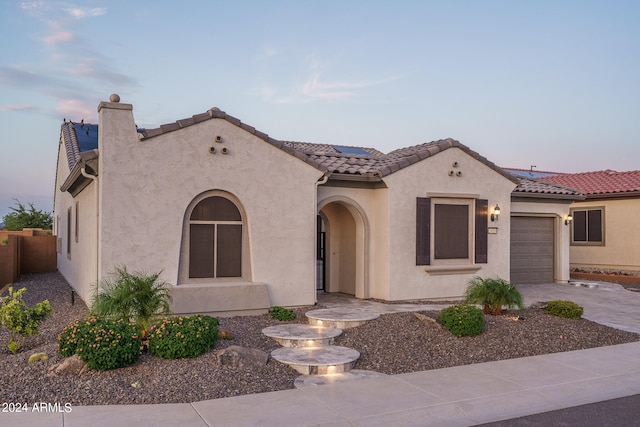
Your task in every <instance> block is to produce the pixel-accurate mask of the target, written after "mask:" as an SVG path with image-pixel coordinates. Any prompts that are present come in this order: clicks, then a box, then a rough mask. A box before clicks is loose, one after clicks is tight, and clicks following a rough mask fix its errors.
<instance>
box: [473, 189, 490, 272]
mask: <svg viewBox="0 0 640 427" xmlns="http://www.w3.org/2000/svg"><path fill="white" fill-rule="evenodd" d="M488 215H489V201H488V200H485V199H476V245H475V246H476V261H475V262H476V264H486V263H487V262H489V255H488V252H489V250H488V241H487V240H488V234H489V230H488V222H487V216H488Z"/></svg>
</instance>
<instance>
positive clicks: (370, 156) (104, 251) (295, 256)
mask: <svg viewBox="0 0 640 427" xmlns="http://www.w3.org/2000/svg"><path fill="white" fill-rule="evenodd" d="M132 110H133V107H132V106H131V105H130V104H123V103H120V102H119V98H117V97H116V96H112V101H111V102H101V103H100V105H99V106H98V111H99V122H98V125H90V124H84V123H71V122H65V123H63V124H62V131H61V135H60V148H59V154H58V166H57V178H56V195H55V203H54V205H55V208H54V222H55V231H56V234H57V236H58V237H59V245H58V269H59V270H60V272H61V273H62V274H63V275H64V277H65V278H66V279H67V281H68V282H69V283H70V285H71V286H72V287H73V288H74V289H75V290H76V292H77V293H78V294H79V295H80V296H81V297H82V298H83V299H84V300H85V301H87V302H90V300H91V296H92V294H93V292H94V291H95V289H96V288H95V286H96V285H95V284H96V283H97V281H98V279H100V278H101V277H103V276H105V275H106V274H108V273H110V272H112V271H113V270H114V268H115V267H116V266H126V267H127V268H128V269H129V270H131V271H136V270H144V271H148V272H156V271H162V277H163V278H164V279H165V280H167V281H168V282H169V283H171V284H172V285H173V288H172V291H173V305H172V309H173V310H174V311H175V312H177V313H195V312H201V313H216V314H218V315H233V314H236V313H259V312H265V311H266V310H267V309H268V308H269V307H271V306H275V305H281V306H296V305H310V304H314V303H315V302H316V296H317V290H318V289H321V290H325V291H328V292H343V293H346V294H351V295H354V296H356V297H357V298H379V299H382V300H390V301H397V300H408V299H424V298H429V299H451V298H457V297H460V296H461V295H462V294H463V293H464V290H465V288H466V285H467V282H468V280H469V279H471V278H473V277H474V276H482V277H503V278H507V279H508V278H509V277H510V276H512V275H513V270H512V264H513V263H514V258H513V255H512V256H511V257H510V254H512V252H513V249H512V248H513V247H514V246H513V245H514V237H513V230H516V229H517V233H518V234H517V237H516V238H515V241H516V243H517V245H516V246H517V247H518V250H519V251H521V252H519V253H520V255H518V256H517V257H516V258H517V259H516V261H517V262H519V264H517V265H518V266H519V268H522V259H524V258H526V255H524V256H523V255H522V254H527V253H534V252H535V251H536V250H537V249H536V248H538V247H539V246H540V244H541V243H540V242H539V240H540V239H539V235H540V230H539V222H540V219H541V218H544V219H545V220H544V222H545V225H543V228H544V229H545V230H546V232H550V233H551V235H550V236H548V239H546V240H544V242H543V243H542V244H543V245H551V247H550V253H551V262H552V265H551V267H550V269H549V268H546V269H545V271H544V274H543V273H540V272H538V273H535V277H534V276H531V275H528V276H527V275H525V276H522V277H523V280H525V281H531V282H541V281H552V282H563V281H565V282H566V281H567V280H568V278H569V263H568V227H566V226H564V218H565V216H566V215H568V213H569V204H570V203H571V202H572V201H573V200H574V199H576V198H577V197H579V193H578V192H572V191H568V190H566V189H562V188H560V187H559V186H553V185H548V184H547V185H545V184H541V183H539V182H535V181H532V180H527V179H526V178H522V177H515V176H514V175H512V174H510V173H508V172H505V171H504V170H503V169H501V168H498V167H497V166H495V165H494V164H493V163H491V162H489V161H488V160H487V159H485V158H484V157H482V156H480V155H479V154H478V153H476V152H474V151H472V150H470V149H469V148H468V147H466V146H464V145H463V144H461V143H459V142H458V141H455V140H452V139H446V140H440V141H435V142H431V143H426V144H421V145H416V146H412V147H407V148H403V149H399V150H395V151H392V152H391V153H388V154H384V153H381V152H379V151H377V150H375V149H371V148H358V147H342V146H330V145H322V144H310V143H299V142H286V141H278V140H275V139H273V138H270V137H269V136H268V135H266V134H264V133H262V132H260V131H257V130H256V129H254V128H253V127H251V126H248V125H246V124H244V123H242V122H241V121H240V120H238V119H236V118H234V117H232V116H229V115H227V114H226V113H224V112H222V111H220V110H219V109H217V108H213V109H211V110H209V111H207V112H205V113H202V114H198V115H195V116H193V117H191V118H188V119H184V120H179V121H177V122H175V123H170V124H167V125H162V126H160V127H159V128H157V129H146V130H141V129H140V130H139V129H137V128H136V125H135V121H134V117H133V113H132ZM496 208H499V215H498V212H497V209H496ZM523 218H524V219H528V221H525V222H524V223H522V224H520V225H516V227H515V228H512V227H513V225H514V224H519V223H521V222H522V221H521V219H523ZM549 227H550V228H549ZM518 257H519V258H518Z"/></svg>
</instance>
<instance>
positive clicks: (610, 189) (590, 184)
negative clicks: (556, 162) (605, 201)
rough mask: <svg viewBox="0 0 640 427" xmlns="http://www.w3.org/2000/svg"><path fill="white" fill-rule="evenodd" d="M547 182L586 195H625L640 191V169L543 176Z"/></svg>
mask: <svg viewBox="0 0 640 427" xmlns="http://www.w3.org/2000/svg"><path fill="white" fill-rule="evenodd" d="M541 180H543V181H545V182H550V183H554V184H559V185H564V186H566V187H570V188H575V189H578V190H580V191H581V192H582V193H584V194H586V195H625V193H636V192H640V170H635V171H628V172H617V171H614V170H610V169H607V170H603V171H596V172H582V173H572V174H561V175H556V176H549V177H545V178H541Z"/></svg>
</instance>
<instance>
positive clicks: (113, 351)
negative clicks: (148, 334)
mask: <svg viewBox="0 0 640 427" xmlns="http://www.w3.org/2000/svg"><path fill="white" fill-rule="evenodd" d="M143 348H144V347H143V345H142V339H141V338H140V332H139V331H138V329H137V328H136V326H135V325H133V324H131V323H127V322H125V321H123V320H113V319H103V318H97V317H95V316H92V317H88V318H86V319H84V320H76V321H75V322H73V323H71V324H70V325H69V326H67V327H66V328H65V329H64V330H63V331H62V333H61V334H60V335H59V336H58V351H59V352H60V354H61V355H63V356H65V357H69V356H71V355H73V354H77V355H78V356H79V357H80V358H81V359H82V360H84V361H85V362H87V365H88V366H89V367H90V368H91V369H97V370H101V371H106V370H109V369H115V368H122V367H125V366H129V365H131V364H133V363H135V362H137V361H138V358H139V357H140V353H141V352H142V349H143Z"/></svg>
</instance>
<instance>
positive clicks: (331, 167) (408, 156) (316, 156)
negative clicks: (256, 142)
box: [141, 107, 517, 183]
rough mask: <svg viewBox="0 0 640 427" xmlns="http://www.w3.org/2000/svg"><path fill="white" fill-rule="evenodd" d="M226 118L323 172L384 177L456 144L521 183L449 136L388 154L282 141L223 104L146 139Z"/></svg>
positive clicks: (146, 131)
mask: <svg viewBox="0 0 640 427" xmlns="http://www.w3.org/2000/svg"><path fill="white" fill-rule="evenodd" d="M214 118H219V119H224V120H226V121H228V122H229V123H231V124H233V125H235V126H238V127H240V128H242V129H244V130H245V131H247V132H249V133H251V134H253V135H255V136H257V137H258V138H261V139H263V140H264V141H266V142H268V143H269V144H271V145H273V146H275V147H277V148H279V149H281V150H283V151H285V152H287V153H288V154H291V155H292V156H294V157H297V158H299V159H300V160H303V161H305V162H307V163H309V164H311V165H312V166H314V167H316V168H318V169H320V170H321V171H323V172H329V173H331V174H335V173H337V174H342V175H350V176H351V177H353V178H355V179H359V178H358V177H363V179H367V180H370V179H373V178H375V179H381V178H382V177H384V176H386V175H389V174H391V173H393V172H396V171H398V170H400V169H402V168H405V167H407V166H410V165H412V164H414V163H416V162H418V161H420V160H424V159H426V158H427V157H431V156H433V155H436V154H438V153H440V152H442V151H444V150H447V149H449V148H452V147H456V148H459V149H461V150H463V151H465V152H466V153H467V154H469V155H470V156H471V157H473V158H475V159H476V160H478V161H480V162H482V163H484V164H486V165H487V166H489V167H490V168H492V169H494V170H495V171H496V172H498V173H499V174H501V175H503V176H504V177H505V178H507V179H509V180H511V181H513V182H514V183H517V180H516V178H515V177H514V176H513V175H511V174H510V173H508V172H505V171H504V170H503V169H501V168H499V167H497V166H496V165H495V164H493V163H491V162H490V161H489V160H487V159H486V158H484V157H482V156H480V155H479V154H478V153H476V152H475V151H472V150H470V149H469V148H468V147H466V146H464V145H463V144H461V143H460V142H458V141H456V140H454V139H451V138H448V139H441V140H439V141H433V142H427V143H424V144H419V145H414V146H411V147H405V148H400V149H398V150H394V151H392V152H390V153H388V154H384V153H382V152H381V151H378V150H376V149H375V148H369V147H346V146H333V145H328V144H313V143H309V142H294V141H278V140H275V139H273V138H271V137H269V136H268V135H267V134H266V133H263V132H260V131H258V130H256V129H255V128H254V127H252V126H249V125H247V124H245V123H242V122H241V121H240V120H239V119H237V118H235V117H232V116H230V115H228V114H227V113H225V112H224V111H221V110H220V109H219V108H215V107H214V108H211V109H210V110H209V111H207V112H206V113H202V114H197V115H195V116H193V117H191V118H187V119H183V120H178V121H176V122H173V123H168V124H164V125H161V126H160V127H159V128H157V129H144V130H142V131H141V134H142V139H149V138H153V137H156V136H158V135H162V134H165V133H168V132H173V131H176V130H179V129H182V128H184V127H187V126H191V125H194V124H197V123H200V122H202V121H204V120H207V119H214Z"/></svg>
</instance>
